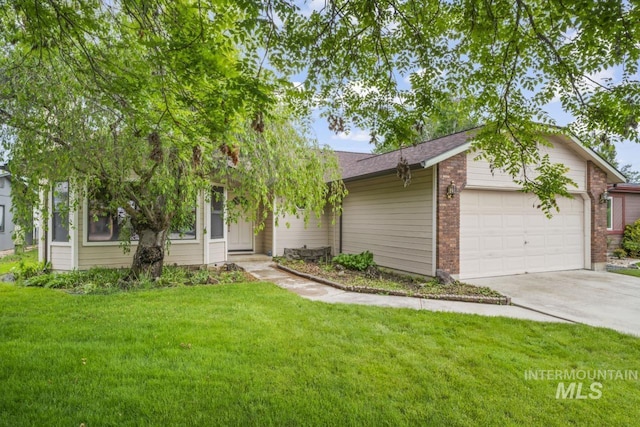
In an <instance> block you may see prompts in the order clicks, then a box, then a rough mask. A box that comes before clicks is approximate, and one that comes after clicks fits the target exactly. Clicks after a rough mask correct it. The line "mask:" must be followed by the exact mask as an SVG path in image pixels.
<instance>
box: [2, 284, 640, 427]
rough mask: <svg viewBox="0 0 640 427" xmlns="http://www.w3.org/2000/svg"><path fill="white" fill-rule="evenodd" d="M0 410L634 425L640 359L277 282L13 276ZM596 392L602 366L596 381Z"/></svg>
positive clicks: (102, 421) (632, 343) (628, 340)
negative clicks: (575, 375)
mask: <svg viewBox="0 0 640 427" xmlns="http://www.w3.org/2000/svg"><path fill="white" fill-rule="evenodd" d="M0 360H1V361H2V363H1V364H0V390H2V392H1V393H0V425H3V426H4V425H6V426H26V425H29V426H30V425H75V426H78V425H81V424H84V425H86V426H88V427H89V426H95V425H118V426H122V425H136V426H139V425H301V424H304V425H407V424H410V425H418V424H419V425H429V424H431V425H566V424H574V425H632V424H634V423H636V422H637V415H638V407H640V393H639V389H640V383H639V382H638V381H637V380H615V379H613V380H603V381H601V382H602V388H601V390H602V394H601V398H599V399H589V398H587V399H556V392H557V388H558V383H559V382H560V381H557V380H540V379H539V380H531V379H529V380H527V379H525V373H526V372H527V371H529V370H616V371H617V370H623V371H628V370H632V371H637V370H639V369H640V340H639V339H637V338H633V337H631V336H627V335H622V334H618V333H616V332H613V331H610V330H605V329H597V328H591V327H587V326H581V325H567V324H543V323H536V322H529V321H518V320H514V319H503V318H489V317H481V316H470V315H459V314H450V313H433V312H423V311H413V310H402V309H388V308H380V307H366V306H355V305H354V306H351V305H331V304H324V303H318V302H312V301H308V300H305V299H302V298H300V297H298V296H296V295H294V294H291V293H289V292H287V291H285V290H282V289H280V288H277V287H276V286H274V285H271V284H268V283H246V284H235V285H234V284H230V285H209V286H192V287H175V288H167V289H154V290H146V291H136V292H120V293H113V294H109V295H75V294H69V293H66V292H64V291H60V290H52V289H42V288H24V287H19V286H16V285H12V284H0ZM584 382H585V384H584V390H583V395H585V396H586V395H587V394H588V393H589V386H590V384H591V383H592V382H593V381H589V380H586V381H584Z"/></svg>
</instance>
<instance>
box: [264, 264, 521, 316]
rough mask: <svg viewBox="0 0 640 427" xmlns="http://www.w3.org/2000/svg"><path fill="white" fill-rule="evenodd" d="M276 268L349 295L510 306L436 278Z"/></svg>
mask: <svg viewBox="0 0 640 427" xmlns="http://www.w3.org/2000/svg"><path fill="white" fill-rule="evenodd" d="M276 262H277V265H278V267H279V268H281V269H283V270H285V271H288V272H291V273H293V274H297V275H300V276H302V277H306V278H309V279H311V280H315V281H318V282H321V283H325V284H328V285H330V286H334V287H336V288H339V289H343V290H346V291H351V292H363V293H374V294H384V295H398V296H410V297H416V298H428V299H441V300H451V301H466V302H481V303H487V304H500V305H505V304H510V303H511V300H510V298H509V297H506V296H504V295H502V294H501V293H499V292H497V291H494V290H493V289H490V288H488V287H478V286H473V285H470V284H467V283H462V282H458V281H455V282H454V283H451V284H448V285H444V284H442V283H440V282H439V281H438V280H437V279H436V278H425V277H423V276H414V275H408V274H399V273H396V272H393V271H390V270H386V269H383V268H376V269H374V270H368V271H356V270H349V269H346V268H343V267H341V266H339V265H337V264H333V263H311V262H304V261H300V260H287V259H285V258H277V259H276Z"/></svg>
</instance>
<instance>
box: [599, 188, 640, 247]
mask: <svg viewBox="0 0 640 427" xmlns="http://www.w3.org/2000/svg"><path fill="white" fill-rule="evenodd" d="M608 192H609V197H608V199H607V242H608V244H609V250H613V249H616V248H619V247H620V242H621V241H622V235H623V234H624V227H625V226H626V225H628V224H632V223H634V222H635V221H637V220H638V219H640V184H613V185H610V186H609V188H608Z"/></svg>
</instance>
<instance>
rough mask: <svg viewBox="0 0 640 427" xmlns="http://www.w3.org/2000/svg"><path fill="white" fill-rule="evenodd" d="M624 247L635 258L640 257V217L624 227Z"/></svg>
mask: <svg viewBox="0 0 640 427" xmlns="http://www.w3.org/2000/svg"><path fill="white" fill-rule="evenodd" d="M622 247H623V248H624V249H625V250H626V251H627V253H628V254H629V256H631V257H633V258H638V257H640V219H638V220H636V222H634V223H633V224H629V225H627V226H626V227H625V228H624V235H623V236H622Z"/></svg>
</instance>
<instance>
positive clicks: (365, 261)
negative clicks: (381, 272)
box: [333, 251, 376, 271]
mask: <svg viewBox="0 0 640 427" xmlns="http://www.w3.org/2000/svg"><path fill="white" fill-rule="evenodd" d="M333 263H334V264H339V265H341V266H343V267H345V268H348V269H349V270H358V271H364V270H366V269H367V268H369V267H375V265H376V263H375V262H373V254H372V253H371V252H369V251H364V252H362V253H360V254H340V255H338V256H336V257H334V258H333Z"/></svg>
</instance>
